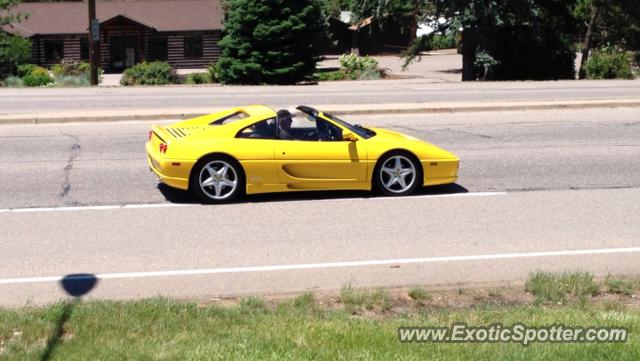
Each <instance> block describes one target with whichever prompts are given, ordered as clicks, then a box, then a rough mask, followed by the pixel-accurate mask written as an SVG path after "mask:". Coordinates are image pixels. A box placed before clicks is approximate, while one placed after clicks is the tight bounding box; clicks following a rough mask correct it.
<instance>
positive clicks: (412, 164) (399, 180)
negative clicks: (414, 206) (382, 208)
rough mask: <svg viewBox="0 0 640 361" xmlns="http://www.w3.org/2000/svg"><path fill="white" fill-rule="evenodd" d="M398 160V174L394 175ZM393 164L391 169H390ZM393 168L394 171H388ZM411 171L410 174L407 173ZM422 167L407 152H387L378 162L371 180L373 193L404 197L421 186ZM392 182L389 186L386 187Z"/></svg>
mask: <svg viewBox="0 0 640 361" xmlns="http://www.w3.org/2000/svg"><path fill="white" fill-rule="evenodd" d="M397 159H399V160H400V172H399V173H398V174H396V169H397V167H396V163H395V162H396V160H397ZM390 163H393V167H390ZM390 168H394V169H390ZM409 170H411V171H412V173H409V172H408V171H409ZM422 174H423V173H422V166H421V165H420V162H419V161H418V160H417V159H416V157H415V156H414V155H413V154H411V153H408V152H402V151H394V152H389V153H387V154H385V155H384V156H382V158H380V159H379V160H378V163H377V164H376V167H375V168H374V170H373V174H372V177H373V179H372V180H371V183H372V188H373V190H374V191H375V192H377V193H379V194H383V195H386V196H393V197H397V196H406V195H409V194H412V193H413V192H415V190H416V189H418V187H421V186H422V185H423V176H422ZM392 178H395V179H396V180H395V181H393V184H391V186H388V185H387V184H389V183H390V182H392Z"/></svg>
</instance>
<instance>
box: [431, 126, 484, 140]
mask: <svg viewBox="0 0 640 361" xmlns="http://www.w3.org/2000/svg"><path fill="white" fill-rule="evenodd" d="M437 131H440V129H438V130H437ZM444 131H447V132H452V133H460V134H466V135H473V136H475V137H480V138H485V139H493V138H494V137H492V136H490V135H486V134H482V133H476V132H470V131H464V130H455V129H451V128H445V129H444Z"/></svg>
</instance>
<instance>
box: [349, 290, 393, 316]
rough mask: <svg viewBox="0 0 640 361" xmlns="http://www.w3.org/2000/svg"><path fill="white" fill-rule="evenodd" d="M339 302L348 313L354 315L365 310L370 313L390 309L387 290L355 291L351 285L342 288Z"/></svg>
mask: <svg viewBox="0 0 640 361" xmlns="http://www.w3.org/2000/svg"><path fill="white" fill-rule="evenodd" d="M339 300H340V302H341V303H342V304H344V306H345V309H346V310H347V311H349V312H351V313H354V314H355V313H359V312H361V311H362V309H363V308H364V309H366V310H369V311H370V310H373V309H374V308H378V309H380V310H386V309H388V308H389V293H388V292H387V290H385V289H377V290H373V291H362V290H356V289H354V288H353V287H351V285H350V284H349V285H346V286H344V287H342V290H341V291H340V298H339Z"/></svg>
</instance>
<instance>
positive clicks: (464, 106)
mask: <svg viewBox="0 0 640 361" xmlns="http://www.w3.org/2000/svg"><path fill="white" fill-rule="evenodd" d="M316 107H317V108H318V109H321V110H323V111H325V112H327V113H332V114H336V115H346V114H349V115H367V114H415V113H460V112H483V111H525V110H554V109H558V110H562V109H592V108H635V107H640V98H631V99H589V100H575V101H529V102H491V103H475V102H474V103H470V102H449V103H390V104H332V105H316ZM222 109H225V107H211V108H191V109H143V110H120V111H93V112H91V111H89V112H86V111H85V112H60V113H37V114H2V115H0V125H4V124H44V123H71V122H113V121H132V120H133V121H140V120H158V121H160V120H175V119H190V118H195V117H198V116H201V115H205V114H210V113H213V112H216V111H219V110H222Z"/></svg>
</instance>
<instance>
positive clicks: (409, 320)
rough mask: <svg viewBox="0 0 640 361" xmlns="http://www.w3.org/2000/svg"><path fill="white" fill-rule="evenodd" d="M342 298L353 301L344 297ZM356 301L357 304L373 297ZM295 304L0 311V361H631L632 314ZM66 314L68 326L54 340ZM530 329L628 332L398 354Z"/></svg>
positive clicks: (309, 300) (152, 303) (637, 315)
mask: <svg viewBox="0 0 640 361" xmlns="http://www.w3.org/2000/svg"><path fill="white" fill-rule="evenodd" d="M345 293H348V294H349V297H352V296H353V297H356V296H354V294H356V295H362V292H356V291H354V290H353V289H352V290H351V291H345ZM374 293H375V292H373V293H368V295H369V296H357V297H356V298H357V299H358V300H359V303H362V305H365V304H366V299H367V298H369V297H371V298H376V297H380V296H379V295H378V296H373V294H374ZM314 303H315V301H314V299H313V296H312V295H308V294H307V295H303V296H300V297H298V298H296V299H293V300H289V301H285V302H283V303H281V304H279V305H277V306H275V307H271V306H268V305H265V303H264V302H260V301H259V300H258V299H255V298H249V299H245V300H243V301H242V302H241V303H240V305H238V306H230V307H221V306H203V305H198V304H196V303H188V302H186V303H181V302H175V301H170V300H165V299H151V300H145V301H139V302H127V303H122V302H97V301H93V302H82V303H79V304H76V305H73V304H70V305H65V304H56V305H53V306H50V307H44V308H24V309H19V310H14V309H0V345H2V346H0V350H2V351H0V360H11V361H19V360H39V359H41V357H42V355H43V353H44V352H45V349H46V345H47V343H48V341H49V342H50V341H51V340H53V342H50V343H51V344H52V345H53V346H55V347H54V348H53V349H52V352H51V354H50V356H51V358H50V359H51V360H65V361H74V360H124V359H126V360H385V361H386V360H420V361H423V360H491V361H494V360H534V361H535V360H586V361H589V360H603V359H606V360H634V361H635V360H639V359H640V338H638V337H637V335H638V333H639V332H640V312H639V311H638V310H637V309H636V310H627V311H624V312H620V311H616V310H603V309H601V308H596V307H595V306H591V305H589V306H588V308H587V309H585V308H582V307H577V306H563V307H543V306H514V307H494V306H484V307H476V308H472V309H461V310H458V309H442V310H436V311H430V312H420V313H416V314H412V315H409V316H391V315H389V314H387V316H384V317H373V318H364V317H360V316H358V317H354V316H353V315H352V314H351V313H350V312H348V311H345V310H343V309H340V308H338V309H336V308H329V309H326V308H322V307H318V306H317V305H314ZM65 307H66V308H67V311H68V312H69V313H68V316H69V317H68V320H67V321H66V323H64V324H63V325H62V327H61V329H60V330H61V332H60V334H59V335H58V336H59V338H58V339H56V338H55V337H53V338H52V335H55V334H56V332H55V331H56V328H57V325H58V321H59V318H60V317H61V315H62V314H63V313H64V311H65ZM461 321H462V322H466V323H468V324H471V325H488V324H492V323H496V322H500V323H503V324H505V325H510V324H513V323H516V322H525V323H527V324H529V325H533V326H542V325H551V324H555V323H563V324H570V325H578V326H592V325H600V326H604V327H627V328H628V329H629V332H630V335H631V337H630V340H629V341H628V342H627V343H626V344H607V345H605V344H564V345H558V344H533V345H530V346H527V347H522V346H520V345H515V344H403V343H400V342H398V340H397V338H396V337H397V336H396V332H397V331H396V330H397V328H398V327H399V326H449V325H451V324H452V323H454V322H461Z"/></svg>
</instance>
